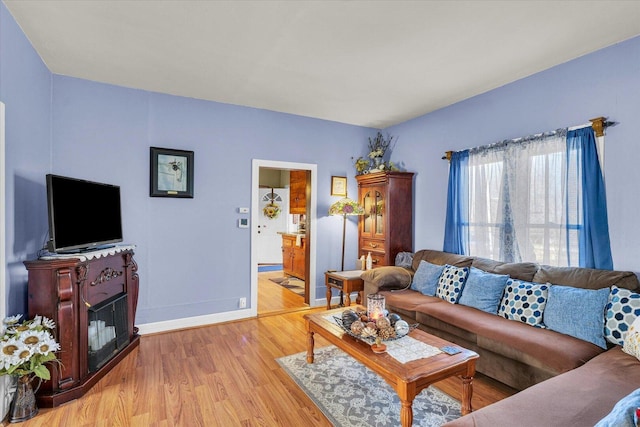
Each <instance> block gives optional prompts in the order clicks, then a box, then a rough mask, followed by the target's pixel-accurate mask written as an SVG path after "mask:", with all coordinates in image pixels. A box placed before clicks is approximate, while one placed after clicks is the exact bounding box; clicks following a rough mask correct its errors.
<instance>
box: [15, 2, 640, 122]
mask: <svg viewBox="0 0 640 427" xmlns="http://www.w3.org/2000/svg"><path fill="white" fill-rule="evenodd" d="M3 2H4V3H5V4H6V6H7V7H8V9H9V10H10V12H11V14H12V15H13V16H14V18H15V19H16V21H17V22H18V24H19V25H20V27H21V28H22V30H23V31H24V32H25V34H26V35H27V37H28V38H29V40H30V41H31V43H32V44H33V46H34V47H35V49H36V50H37V51H38V53H39V54H40V56H41V57H42V59H43V60H44V62H45V63H46V64H47V66H48V67H49V69H50V70H51V71H52V72H53V73H56V74H61V75H67V76H73V77H79V78H84V79H89V80H94V81H99V82H106V83H112V84H116V85H121V86H126V87H132V88H138V89H145V90H149V91H155V92H162V93H168V94H173V95H180V96H186V97H192V98H199V99H206V100H212V101H219V102H224V103H229V104H236V105H244V106H250V107H256V108H264V109H268V110H273V111H280V112H286V113H292V114H298V115H302V116H308V117H315V118H321V119H326V120H333V121H337V122H342V123H350V124H355V125H362V126H370V127H374V128H385V127H387V126H390V125H393V124H396V123H400V122H403V121H405V120H408V119H411V118H414V117H417V116H420V115H423V114H426V113H428V112H431V111H434V110H437V109H439V108H442V107H445V106H447V105H450V104H453V103H455V102H457V101H461V100H463V99H466V98H469V97H471V96H474V95H477V94H480V93H483V92H486V91H488V90H491V89H494V88H496V87H499V86H502V85H504V84H507V83H509V82H512V81H515V80H517V79H520V78H522V77H525V76H528V75H531V74H534V73H536V72H538V71H541V70H544V69H547V68H550V67H552V66H554V65H557V64H560V63H563V62H566V61H569V60H571V59H573V58H576V57H578V56H581V55H584V54H586V53H589V52H593V51H595V50H598V49H601V48H603V47H605V46H609V45H612V44H614V43H617V42H620V41H622V40H626V39H629V38H631V37H633V36H635V35H638V34H640V1H558V0H554V1H524V0H521V1H483V0H476V1H346V0H336V1H205V0H200V1H187V0H182V1H169V0H164V1H157V0H155V1H151V0H150V1H144V0H119V1H115V0H111V1H107V0H82V1H80V0H70V1H57V0H30V1H25V0H3Z"/></svg>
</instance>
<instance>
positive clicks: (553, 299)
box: [544, 285, 609, 349]
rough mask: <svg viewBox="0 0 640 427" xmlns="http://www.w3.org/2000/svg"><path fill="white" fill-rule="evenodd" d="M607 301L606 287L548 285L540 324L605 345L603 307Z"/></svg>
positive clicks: (599, 345) (607, 291)
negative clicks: (594, 288)
mask: <svg viewBox="0 0 640 427" xmlns="http://www.w3.org/2000/svg"><path fill="white" fill-rule="evenodd" d="M608 301H609V288H604V289H598V290H592V289H582V288H574V287H572V286H558V285H551V286H550V287H549V297H548V299H547V306H546V307H545V309H544V324H545V325H546V327H547V328H548V329H551V330H552V331H556V332H560V333H561V334H566V335H571V336H572V337H575V338H579V339H581V340H584V341H589V342H591V343H594V344H595V345H597V346H598V347H602V348H604V349H606V348H607V342H606V340H605V339H604V308H605V306H606V305H607V302H608Z"/></svg>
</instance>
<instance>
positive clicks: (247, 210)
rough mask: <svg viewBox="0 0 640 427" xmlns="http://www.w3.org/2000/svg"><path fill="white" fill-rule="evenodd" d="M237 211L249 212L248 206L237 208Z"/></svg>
mask: <svg viewBox="0 0 640 427" xmlns="http://www.w3.org/2000/svg"><path fill="white" fill-rule="evenodd" d="M238 212H239V213H249V208H238Z"/></svg>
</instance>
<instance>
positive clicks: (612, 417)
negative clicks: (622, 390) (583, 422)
mask: <svg viewBox="0 0 640 427" xmlns="http://www.w3.org/2000/svg"><path fill="white" fill-rule="evenodd" d="M636 408H640V388H639V389H637V390H636V391H633V392H631V393H630V394H628V395H626V396H625V397H623V398H622V399H620V400H619V401H618V403H616V405H615V406H614V407H613V409H612V410H611V412H609V414H607V416H606V417H604V418H603V419H601V420H600V421H598V424H596V425H595V427H636V422H635V419H634V415H635V414H634V413H635V411H636Z"/></svg>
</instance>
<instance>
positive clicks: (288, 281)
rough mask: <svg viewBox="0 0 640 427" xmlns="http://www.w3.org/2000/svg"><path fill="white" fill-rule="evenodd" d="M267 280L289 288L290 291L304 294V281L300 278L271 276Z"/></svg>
mask: <svg viewBox="0 0 640 427" xmlns="http://www.w3.org/2000/svg"><path fill="white" fill-rule="evenodd" d="M269 280H271V281H272V282H274V283H277V284H278V285H280V286H282V287H283V288H287V289H289V290H290V291H291V292H295V293H296V294H298V295H301V296H304V281H302V280H300V279H297V278H295V277H272V278H270V279H269Z"/></svg>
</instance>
